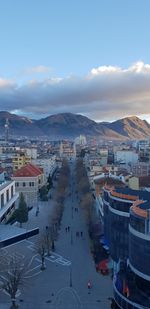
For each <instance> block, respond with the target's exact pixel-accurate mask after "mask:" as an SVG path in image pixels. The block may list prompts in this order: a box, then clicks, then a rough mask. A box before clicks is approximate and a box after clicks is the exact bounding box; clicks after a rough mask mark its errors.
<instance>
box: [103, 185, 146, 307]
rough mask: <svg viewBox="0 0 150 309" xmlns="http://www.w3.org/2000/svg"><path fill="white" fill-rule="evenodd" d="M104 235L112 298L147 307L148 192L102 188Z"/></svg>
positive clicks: (116, 300)
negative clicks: (111, 278)
mask: <svg viewBox="0 0 150 309" xmlns="http://www.w3.org/2000/svg"><path fill="white" fill-rule="evenodd" d="M103 200H104V235H105V238H106V240H107V243H108V246H109V251H110V255H111V258H112V261H113V266H114V267H113V270H114V279H113V291H114V300H115V302H116V304H117V305H118V306H119V308H122V309H131V308H132V309H135V308H138V309H142V308H143V309H148V308H150V267H149V261H150V192H146V191H141V190H131V189H128V188H115V187H108V186H105V188H104V195H103Z"/></svg>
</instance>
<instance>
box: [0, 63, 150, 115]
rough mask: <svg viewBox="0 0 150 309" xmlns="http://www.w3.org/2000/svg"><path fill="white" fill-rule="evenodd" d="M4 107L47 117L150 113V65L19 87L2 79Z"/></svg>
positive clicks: (109, 68)
mask: <svg viewBox="0 0 150 309" xmlns="http://www.w3.org/2000/svg"><path fill="white" fill-rule="evenodd" d="M0 109H2V110H8V111H13V110H17V111H19V112H20V113H24V114H25V115H28V114H30V115H31V114H32V115H33V116H35V117H44V116H46V115H49V114H53V113H59V112H73V113H81V114H84V115H86V116H88V117H91V118H92V119H95V120H111V119H116V118H120V117H125V116H128V115H144V114H145V115H147V116H148V115H149V114H150V65H149V64H144V63H143V62H142V61H140V62H137V63H135V64H133V65H132V66H130V67H129V68H119V67H115V66H114V67H113V66H100V67H98V68H93V69H92V70H91V71H90V72H89V73H88V74H87V75H86V76H84V77H77V76H70V77H66V78H60V77H58V78H47V79H44V80H42V81H38V80H36V79H33V80H31V81H29V82H28V83H26V84H24V85H22V86H19V85H17V84H15V83H13V82H11V81H7V80H3V79H2V78H0Z"/></svg>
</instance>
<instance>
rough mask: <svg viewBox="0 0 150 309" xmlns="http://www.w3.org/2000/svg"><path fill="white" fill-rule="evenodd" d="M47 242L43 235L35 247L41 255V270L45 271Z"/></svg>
mask: <svg viewBox="0 0 150 309" xmlns="http://www.w3.org/2000/svg"><path fill="white" fill-rule="evenodd" d="M46 249H47V246H46V240H45V235H41V236H40V237H39V239H38V241H37V243H36V245H35V250H36V251H37V253H38V254H39V256H40V258H41V270H45V268H46V266H45V255H46Z"/></svg>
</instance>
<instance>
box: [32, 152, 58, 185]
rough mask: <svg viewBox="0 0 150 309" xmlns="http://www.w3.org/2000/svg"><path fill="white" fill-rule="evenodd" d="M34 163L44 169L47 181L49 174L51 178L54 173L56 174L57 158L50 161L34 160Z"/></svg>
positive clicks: (51, 158)
mask: <svg viewBox="0 0 150 309" xmlns="http://www.w3.org/2000/svg"><path fill="white" fill-rule="evenodd" d="M32 163H33V164H34V165H36V166H39V167H41V168H42V169H43V172H44V176H45V179H47V177H48V176H49V174H50V176H52V175H53V173H54V172H55V170H56V168H57V163H56V156H55V155H54V156H52V157H50V158H48V159H36V160H32Z"/></svg>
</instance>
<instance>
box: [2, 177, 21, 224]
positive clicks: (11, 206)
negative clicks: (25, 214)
mask: <svg viewBox="0 0 150 309" xmlns="http://www.w3.org/2000/svg"><path fill="white" fill-rule="evenodd" d="M18 197H19V194H18V192H16V191H15V182H14V181H5V180H1V181H0V223H5V222H6V221H7V220H8V219H9V217H10V215H11V214H12V213H13V211H14V210H15V207H16V202H17V200H18Z"/></svg>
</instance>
